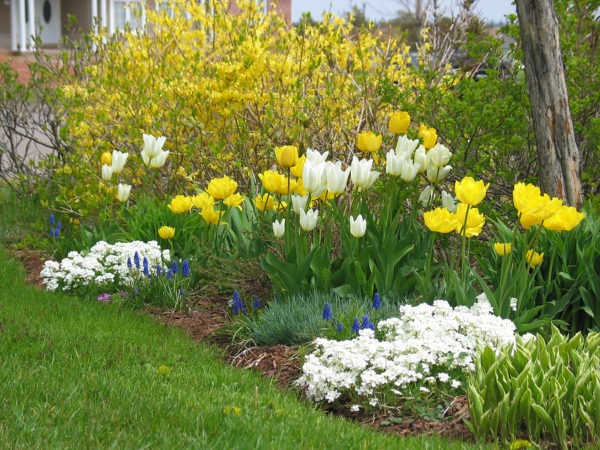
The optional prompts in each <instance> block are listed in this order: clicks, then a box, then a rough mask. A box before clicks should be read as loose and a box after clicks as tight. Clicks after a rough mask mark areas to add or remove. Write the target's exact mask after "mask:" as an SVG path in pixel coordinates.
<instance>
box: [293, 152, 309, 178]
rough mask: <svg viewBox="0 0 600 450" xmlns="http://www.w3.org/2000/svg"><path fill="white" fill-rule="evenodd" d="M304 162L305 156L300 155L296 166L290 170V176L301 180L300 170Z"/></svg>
mask: <svg viewBox="0 0 600 450" xmlns="http://www.w3.org/2000/svg"><path fill="white" fill-rule="evenodd" d="M305 161H306V155H302V156H301V157H300V158H298V161H297V162H296V164H295V165H294V166H292V167H291V168H290V171H291V172H292V175H294V176H295V177H296V178H302V169H304V162H305Z"/></svg>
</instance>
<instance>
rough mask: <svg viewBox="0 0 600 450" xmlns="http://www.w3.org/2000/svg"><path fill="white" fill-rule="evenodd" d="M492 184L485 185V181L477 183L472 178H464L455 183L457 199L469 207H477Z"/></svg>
mask: <svg viewBox="0 0 600 450" xmlns="http://www.w3.org/2000/svg"><path fill="white" fill-rule="evenodd" d="M489 187H490V183H488V184H487V185H485V184H483V181H481V180H479V181H475V180H474V179H473V178H472V177H464V178H463V179H462V180H461V181H457V182H455V183H454V192H455V193H456V198H458V200H459V201H461V202H462V203H466V204H467V205H471V206H476V205H478V204H479V203H481V201H482V200H483V198H484V197H485V194H486V193H487V190H488V188H489Z"/></svg>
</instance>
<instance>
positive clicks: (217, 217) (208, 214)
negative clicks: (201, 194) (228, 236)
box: [200, 207, 227, 225]
mask: <svg viewBox="0 0 600 450" xmlns="http://www.w3.org/2000/svg"><path fill="white" fill-rule="evenodd" d="M223 214H225V212H224V211H217V210H215V208H212V207H211V208H204V209H203V210H202V211H201V212H200V215H201V216H202V217H203V218H204V220H206V222H207V223H210V224H213V225H225V224H227V222H222V221H221V217H223Z"/></svg>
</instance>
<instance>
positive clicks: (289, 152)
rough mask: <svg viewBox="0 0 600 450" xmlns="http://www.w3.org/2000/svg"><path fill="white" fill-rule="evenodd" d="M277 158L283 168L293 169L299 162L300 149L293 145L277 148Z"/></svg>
mask: <svg viewBox="0 0 600 450" xmlns="http://www.w3.org/2000/svg"><path fill="white" fill-rule="evenodd" d="M275 156H276V158H277V162H278V163H279V164H281V165H282V166H283V167H292V166H295V165H296V163H297V162H298V149H297V148H296V147H294V146H293V145H285V146H283V147H275Z"/></svg>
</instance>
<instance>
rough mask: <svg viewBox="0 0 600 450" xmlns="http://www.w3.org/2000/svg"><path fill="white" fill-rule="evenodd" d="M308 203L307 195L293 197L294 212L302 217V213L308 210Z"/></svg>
mask: <svg viewBox="0 0 600 450" xmlns="http://www.w3.org/2000/svg"><path fill="white" fill-rule="evenodd" d="M307 201H308V196H307V195H303V196H300V195H292V206H293V208H294V212H295V213H296V214H298V215H300V211H304V209H305V208H306V202H307Z"/></svg>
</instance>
